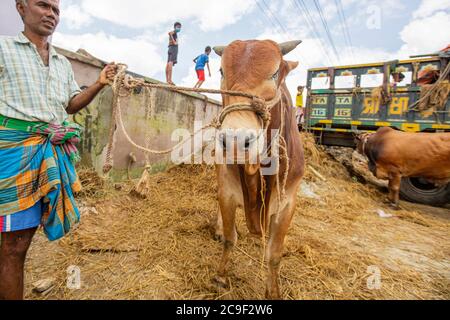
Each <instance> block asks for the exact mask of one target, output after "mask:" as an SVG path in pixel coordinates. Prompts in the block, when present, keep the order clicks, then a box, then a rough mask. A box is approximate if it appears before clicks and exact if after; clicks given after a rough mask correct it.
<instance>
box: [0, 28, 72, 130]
mask: <svg viewBox="0 0 450 320" xmlns="http://www.w3.org/2000/svg"><path fill="white" fill-rule="evenodd" d="M49 50H50V51H49V52H50V54H49V66H45V65H44V63H43V61H42V58H41V56H40V55H39V53H38V51H37V49H36V46H35V45H34V44H33V43H31V42H30V40H29V39H28V38H27V37H25V35H24V34H23V33H20V34H19V35H18V36H17V37H15V38H11V37H0V114H1V115H3V116H7V117H10V118H15V119H20V120H25V121H43V122H47V123H54V124H61V123H62V122H64V121H65V120H66V119H67V117H68V115H67V112H66V108H67V107H68V105H69V101H70V99H72V98H73V97H74V96H75V95H77V94H79V93H80V92H81V91H80V88H79V87H78V84H77V83H76V82H75V78H74V74H73V71H72V67H71V64H70V62H69V61H68V60H67V59H66V58H65V57H64V56H62V55H60V54H58V53H57V52H56V51H55V49H54V48H53V47H52V46H51V45H49Z"/></svg>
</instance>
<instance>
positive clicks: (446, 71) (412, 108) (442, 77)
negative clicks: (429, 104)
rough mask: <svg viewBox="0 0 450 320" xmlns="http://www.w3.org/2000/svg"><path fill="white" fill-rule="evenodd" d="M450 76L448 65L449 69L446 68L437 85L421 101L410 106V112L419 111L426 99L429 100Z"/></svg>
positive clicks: (448, 65) (449, 65)
mask: <svg viewBox="0 0 450 320" xmlns="http://www.w3.org/2000/svg"><path fill="white" fill-rule="evenodd" d="M449 75H450V63H449V64H447V67H446V68H445V70H444V72H443V73H442V74H441V76H440V77H439V79H438V81H436V83H434V84H433V85H432V87H431V88H430V90H429V91H428V92H427V94H425V95H424V96H423V97H421V98H420V99H419V100H417V101H416V102H415V103H413V104H412V105H410V106H409V107H408V110H409V111H419V110H418V109H417V108H416V107H417V106H418V105H419V104H420V103H421V102H423V101H425V100H426V99H428V98H429V97H430V96H431V95H432V94H433V93H434V92H435V90H436V89H437V87H438V86H439V85H440V84H441V83H442V82H443V81H444V80H445V79H447V77H448V76H449Z"/></svg>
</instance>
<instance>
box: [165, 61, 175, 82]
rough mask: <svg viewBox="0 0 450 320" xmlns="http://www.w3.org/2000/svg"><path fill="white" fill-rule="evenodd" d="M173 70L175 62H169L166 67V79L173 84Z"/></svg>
mask: <svg viewBox="0 0 450 320" xmlns="http://www.w3.org/2000/svg"><path fill="white" fill-rule="evenodd" d="M172 70H173V62H168V63H167V67H166V80H167V83H168V84H173V81H172Z"/></svg>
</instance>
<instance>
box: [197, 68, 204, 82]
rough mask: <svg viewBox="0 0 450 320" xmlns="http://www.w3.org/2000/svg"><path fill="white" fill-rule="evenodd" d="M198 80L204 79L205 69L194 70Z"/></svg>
mask: <svg viewBox="0 0 450 320" xmlns="http://www.w3.org/2000/svg"><path fill="white" fill-rule="evenodd" d="M196 71H197V77H198V81H205V70H196Z"/></svg>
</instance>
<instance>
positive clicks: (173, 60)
mask: <svg viewBox="0 0 450 320" xmlns="http://www.w3.org/2000/svg"><path fill="white" fill-rule="evenodd" d="M180 32H181V23H179V22H175V24H174V30H173V31H170V32H169V52H168V55H169V57H168V59H167V66H166V81H167V83H168V84H170V85H173V86H174V85H175V83H173V81H172V70H173V66H174V65H176V64H177V63H178V34H179V33H180Z"/></svg>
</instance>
